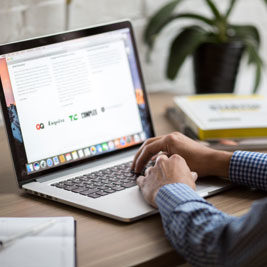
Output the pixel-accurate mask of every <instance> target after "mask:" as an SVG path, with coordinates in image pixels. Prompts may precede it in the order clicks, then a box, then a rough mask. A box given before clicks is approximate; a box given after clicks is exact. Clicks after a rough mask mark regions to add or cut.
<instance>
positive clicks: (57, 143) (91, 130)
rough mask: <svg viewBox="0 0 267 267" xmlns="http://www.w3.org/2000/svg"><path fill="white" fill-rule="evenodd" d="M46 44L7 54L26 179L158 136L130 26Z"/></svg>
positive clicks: (3, 62)
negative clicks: (155, 131) (147, 100)
mask: <svg viewBox="0 0 267 267" xmlns="http://www.w3.org/2000/svg"><path fill="white" fill-rule="evenodd" d="M61 36H62V35H61ZM63 39H64V38H63ZM26 42H27V41H26ZM28 42H29V41H28ZM41 43H42V42H40V46H35V47H31V48H29V49H23V50H20V51H14V52H10V53H6V54H3V55H1V56H0V76H1V82H2V88H3V92H4V100H5V105H6V108H7V113H8V120H9V123H7V127H8V125H10V128H11V129H10V130H11V133H12V139H13V140H11V141H12V143H13V145H14V151H13V153H14V152H15V153H16V157H15V159H14V160H16V162H15V165H16V167H17V168H18V169H19V178H21V179H23V180H25V179H29V178H32V177H36V176H39V175H40V174H43V173H44V174H45V173H48V172H49V170H50V171H52V169H53V171H54V170H55V168H57V169H59V167H63V165H64V166H67V165H72V166H73V165H75V164H73V163H75V162H76V163H78V162H84V161H86V160H87V161H89V160H92V159H95V158H96V157H98V156H101V155H103V154H106V153H110V152H115V151H118V150H121V149H126V148H129V147H133V146H135V145H138V144H140V143H142V142H143V141H144V140H146V139H147V138H149V137H151V136H153V129H152V125H151V119H150V115H149V112H148V107H147V103H146V97H145V94H144V86H143V82H142V77H140V70H139V65H138V64H139V63H138V62H137V58H136V54H135V53H136V50H135V47H134V43H133V39H132V36H131V31H130V28H128V27H126V28H122V29H116V30H109V31H106V32H102V33H101V32H100V33H98V34H93V35H88V36H84V37H79V38H74V39H69V40H67V41H60V42H55V43H49V44H47V45H43V44H42V45H41ZM40 172H42V173H40Z"/></svg>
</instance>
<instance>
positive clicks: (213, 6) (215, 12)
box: [206, 0, 222, 21]
mask: <svg viewBox="0 0 267 267" xmlns="http://www.w3.org/2000/svg"><path fill="white" fill-rule="evenodd" d="M206 3H207V4H208V6H209V7H210V9H211V11H212V13H213V14H214V16H215V18H216V19H217V20H218V21H221V20H222V16H221V14H220V11H219V10H218V9H217V7H216V6H215V5H214V3H213V2H212V1H211V0H206Z"/></svg>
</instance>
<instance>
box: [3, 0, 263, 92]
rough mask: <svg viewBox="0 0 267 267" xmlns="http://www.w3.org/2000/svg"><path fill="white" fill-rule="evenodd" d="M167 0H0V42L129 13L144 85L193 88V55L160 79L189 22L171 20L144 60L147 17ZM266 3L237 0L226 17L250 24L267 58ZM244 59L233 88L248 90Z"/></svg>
mask: <svg viewBox="0 0 267 267" xmlns="http://www.w3.org/2000/svg"><path fill="white" fill-rule="evenodd" d="M215 2H216V4H217V5H218V6H219V8H220V10H225V9H226V7H227V6H228V4H229V0H217V1H215ZM164 3H166V1H164V0H71V1H70V0H0V43H1V44H4V43H7V42H13V41H17V40H21V39H25V38H31V37H36V36H40V35H46V34H51V33H56V32H60V31H65V30H72V29H77V28H83V27H90V26H92V25H94V24H99V23H105V22H110V21H114V20H120V19H124V18H128V19H130V20H131V21H132V22H133V25H134V30H135V35H136V39H137V46H138V50H139V54H140V59H141V64H142V69H143V72H144V78H145V82H146V87H147V90H148V91H150V92H152V91H162V90H168V91H171V92H175V93H177V94H191V93H194V86H193V75H192V66H191V64H192V62H191V61H192V60H191V59H188V60H187V61H186V64H184V66H183V68H182V70H181V72H180V74H179V76H178V77H177V79H176V80H175V81H169V80H167V79H166V78H165V64H166V59H167V55H168V51H169V46H170V43H171V42H170V40H171V39H172V38H173V37H174V36H175V35H176V33H177V32H178V31H179V30H180V29H181V27H183V26H185V25H188V24H191V21H189V20H186V21H181V20H179V22H175V21H174V22H172V23H171V24H170V25H169V26H167V27H166V29H164V31H163V32H162V34H161V35H160V37H159V38H158V40H157V42H156V45H155V49H154V51H153V53H152V59H151V62H150V63H148V62H146V50H147V48H146V46H145V45H144V43H143V41H142V34H143V30H144V27H145V25H146V24H147V22H148V19H149V17H150V16H151V15H152V14H153V13H154V12H155V11H156V10H158V8H159V7H161V6H162V5H163V4H164ZM178 8H179V11H190V12H192V11H197V12H198V13H203V14H205V15H208V14H209V13H210V10H208V8H207V6H206V5H204V1H203V0H184V2H182V4H181V5H179V7H178ZM266 12H267V8H266V5H264V2H263V1H262V0H239V1H238V2H237V5H236V7H235V9H234V10H233V13H232V15H231V22H232V23H238V24H253V25H255V26H257V28H258V29H259V31H260V34H261V37H262V44H261V51H260V54H261V56H262V58H263V60H264V62H265V64H266V62H267V31H266V29H267V15H266ZM246 61H247V58H243V59H242V62H241V66H240V70H239V74H238V77H237V83H236V87H235V92H237V93H251V92H252V84H253V77H254V68H253V67H250V66H248V65H247V64H246V63H247V62H246ZM266 73H267V72H266V68H265V69H264V73H263V79H262V82H261V84H260V87H259V91H258V92H259V93H263V94H267V79H266Z"/></svg>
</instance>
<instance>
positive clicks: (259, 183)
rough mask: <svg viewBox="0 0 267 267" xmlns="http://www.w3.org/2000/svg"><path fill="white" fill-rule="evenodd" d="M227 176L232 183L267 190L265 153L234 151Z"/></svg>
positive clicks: (266, 158) (266, 156) (266, 157)
mask: <svg viewBox="0 0 267 267" xmlns="http://www.w3.org/2000/svg"><path fill="white" fill-rule="evenodd" d="M229 178H230V180H231V181H232V182H234V183H237V184H240V185H247V186H249V187H255V188H257V189H260V190H264V191H267V154H264V153H257V152H247V151H235V152H234V154H233V156H232V158H231V161H230V169H229Z"/></svg>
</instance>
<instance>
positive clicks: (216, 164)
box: [132, 132, 232, 177]
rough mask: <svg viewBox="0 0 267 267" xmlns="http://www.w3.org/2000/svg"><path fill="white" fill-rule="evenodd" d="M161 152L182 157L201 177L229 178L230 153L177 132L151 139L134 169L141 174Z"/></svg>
mask: <svg viewBox="0 0 267 267" xmlns="http://www.w3.org/2000/svg"><path fill="white" fill-rule="evenodd" d="M159 152H164V153H165V154H166V155H167V156H168V157H170V156H171V155H174V154H178V155H180V156H181V157H182V158H184V159H185V161H186V163H187V164H188V166H189V168H190V170H192V171H195V172H197V173H198V175H199V176H200V177H201V176H209V175H216V176H224V177H227V176H228V170H229V163H230V159H231V156H232V153H230V152H225V151H218V150H214V149H211V148H209V147H206V146H204V145H202V144H200V143H198V142H195V141H194V140H192V139H190V138H188V137H186V136H184V135H183V134H181V133H178V132H175V133H172V134H168V135H164V136H159V137H154V138H150V139H148V140H147V141H146V142H144V144H143V145H142V146H141V147H140V149H139V151H138V152H137V154H136V155H135V158H134V161H133V165H132V169H134V171H135V172H136V173H141V171H142V170H143V168H144V166H145V165H146V164H147V163H148V161H149V160H150V159H151V158H153V157H154V156H155V155H157V154H158V153H159Z"/></svg>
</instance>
